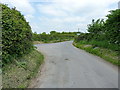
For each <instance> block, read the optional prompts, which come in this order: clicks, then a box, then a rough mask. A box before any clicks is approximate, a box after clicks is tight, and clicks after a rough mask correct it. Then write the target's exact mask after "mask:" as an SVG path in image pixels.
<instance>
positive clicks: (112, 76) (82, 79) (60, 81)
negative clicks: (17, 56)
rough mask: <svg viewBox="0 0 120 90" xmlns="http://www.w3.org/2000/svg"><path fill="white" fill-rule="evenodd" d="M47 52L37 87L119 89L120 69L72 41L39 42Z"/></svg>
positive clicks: (40, 46)
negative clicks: (74, 44) (119, 70)
mask: <svg viewBox="0 0 120 90" xmlns="http://www.w3.org/2000/svg"><path fill="white" fill-rule="evenodd" d="M36 46H37V48H38V50H39V51H40V52H42V53H43V54H44V55H45V63H44V65H43V67H42V70H41V73H40V75H39V76H38V78H37V79H36V81H34V83H33V84H32V86H31V87H34V88H118V68H117V66H114V65H112V64H110V63H108V62H106V61H105V60H103V59H101V58H99V57H97V56H94V55H92V54H89V53H87V52H85V51H83V50H80V49H78V48H76V47H74V46H73V45H72V41H67V42H61V43H53V44H39V45H36Z"/></svg>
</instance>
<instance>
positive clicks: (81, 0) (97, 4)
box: [2, 0, 119, 32]
mask: <svg viewBox="0 0 120 90" xmlns="http://www.w3.org/2000/svg"><path fill="white" fill-rule="evenodd" d="M6 1H9V4H11V5H12V6H16V7H17V9H18V10H19V11H22V12H23V13H24V14H25V18H26V19H27V20H28V21H29V22H30V25H31V27H32V29H33V31H37V32H43V31H46V32H49V31H50V30H58V31H63V30H66V31H75V30H76V31H77V28H78V27H80V28H81V29H80V30H81V31H84V32H85V31H86V28H87V24H89V23H91V20H92V19H98V18H105V16H106V15H107V14H108V11H109V10H111V9H116V8H117V3H118V1H119V0H2V2H6ZM32 2H47V3H46V4H45V3H44V4H43V3H37V5H36V7H33V6H32V5H31V3H32ZM49 2H51V3H49ZM112 4H116V7H115V6H114V7H113V6H111V5H112ZM37 10H38V11H37ZM36 11H37V12H36ZM34 13H35V14H37V16H34ZM38 15H39V16H38Z"/></svg>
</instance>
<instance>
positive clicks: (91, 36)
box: [75, 9, 120, 51]
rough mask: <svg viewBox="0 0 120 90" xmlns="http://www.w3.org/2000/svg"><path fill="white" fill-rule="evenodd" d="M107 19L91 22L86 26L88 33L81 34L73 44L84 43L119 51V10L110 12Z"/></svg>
mask: <svg viewBox="0 0 120 90" xmlns="http://www.w3.org/2000/svg"><path fill="white" fill-rule="evenodd" d="M107 17H108V19H107V20H106V21H104V20H103V19H101V20H100V19H98V20H96V21H95V20H94V19H93V20H92V23H91V24H89V25H88V32H89V33H82V34H80V35H79V36H78V37H76V38H75V42H80V41H86V42H87V43H88V44H92V45H94V46H99V47H103V48H109V49H111V50H115V51H119V50H120V47H119V45H120V9H116V10H112V11H110V14H109V15H107Z"/></svg>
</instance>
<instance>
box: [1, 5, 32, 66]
mask: <svg viewBox="0 0 120 90" xmlns="http://www.w3.org/2000/svg"><path fill="white" fill-rule="evenodd" d="M0 7H2V61H3V64H6V63H8V62H11V61H12V60H13V59H14V58H16V57H21V56H22V55H24V54H26V53H29V52H30V50H31V49H32V47H33V44H32V31H31V27H30V26H29V23H28V22H26V20H25V18H24V16H23V15H22V14H21V13H20V12H19V11H17V10H16V9H15V8H12V9H11V8H9V7H7V5H3V4H0Z"/></svg>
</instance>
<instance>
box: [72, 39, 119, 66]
mask: <svg viewBox="0 0 120 90" xmlns="http://www.w3.org/2000/svg"><path fill="white" fill-rule="evenodd" d="M100 43H101V42H100ZM95 44H96V45H97V44H99V43H95V42H94V45H93V42H88V43H87V42H86V41H81V42H78V43H75V42H74V43H73V45H74V46H76V47H77V48H80V49H83V50H85V51H87V52H89V53H92V54H94V55H97V56H99V57H101V58H103V59H104V60H106V61H108V62H111V63H112V64H115V65H118V66H119V65H120V61H119V52H118V51H115V49H113V50H111V49H108V48H105V47H104V45H105V44H101V45H97V46H95ZM102 45H103V46H102ZM99 46H100V47H99ZM103 47H104V48H103Z"/></svg>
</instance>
